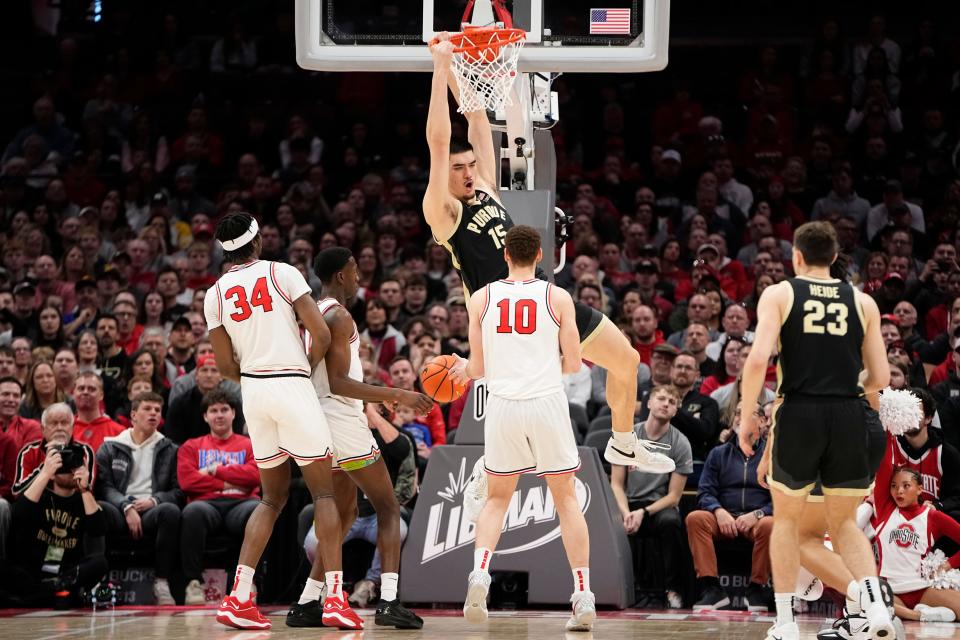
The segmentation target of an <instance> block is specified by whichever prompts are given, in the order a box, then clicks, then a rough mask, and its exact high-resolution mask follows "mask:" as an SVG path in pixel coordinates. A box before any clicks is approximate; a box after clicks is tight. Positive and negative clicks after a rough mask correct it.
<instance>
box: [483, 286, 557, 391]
mask: <svg viewBox="0 0 960 640" xmlns="http://www.w3.org/2000/svg"><path fill="white" fill-rule="evenodd" d="M551 288H553V285H552V284H550V283H549V282H545V281H543V280H536V279H534V280H526V281H522V282H521V281H514V280H497V281H495V282H491V283H490V284H489V285H487V287H486V288H485V292H486V295H487V301H486V304H485V305H484V310H483V313H481V315H480V329H481V332H482V334H483V368H484V377H485V378H486V381H487V389H488V390H489V392H490V394H491V395H494V396H497V397H500V398H504V399H506V400H529V399H532V398H540V397H543V396H548V395H551V394H554V393H557V392H558V391H563V379H562V376H563V372H562V370H561V367H560V337H559V334H560V322H559V319H558V318H557V315H556V314H555V313H554V311H553V308H552V307H551V306H550V289H551Z"/></svg>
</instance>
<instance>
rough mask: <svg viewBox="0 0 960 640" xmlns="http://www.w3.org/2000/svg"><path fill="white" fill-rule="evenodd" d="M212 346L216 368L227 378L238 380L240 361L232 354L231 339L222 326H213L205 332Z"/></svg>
mask: <svg viewBox="0 0 960 640" xmlns="http://www.w3.org/2000/svg"><path fill="white" fill-rule="evenodd" d="M207 335H208V336H209V338H210V344H211V345H212V346H213V355H214V356H215V357H216V358H217V369H219V370H220V375H221V376H223V377H224V378H226V379H227V380H233V381H234V382H240V363H239V362H237V360H236V358H235V357H234V355H233V340H231V339H230V334H229V333H227V330H226V329H224V328H223V326H222V325H221V326H219V327H215V328H213V329H211V330H210V332H209V333H208V334H207Z"/></svg>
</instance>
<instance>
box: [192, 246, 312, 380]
mask: <svg viewBox="0 0 960 640" xmlns="http://www.w3.org/2000/svg"><path fill="white" fill-rule="evenodd" d="M309 293H310V286H309V285H308V284H307V282H306V280H304V278H303V276H302V275H301V274H300V272H299V271H297V269H296V267H294V266H292V265H289V264H284V263H282V262H270V261H267V260H255V261H253V262H248V263H247V264H243V265H237V266H235V267H233V268H232V269H230V271H228V272H227V273H225V274H223V275H222V276H220V279H219V280H217V282H216V284H215V285H214V286H212V287H210V288H209V289H207V294H206V297H205V298H204V300H203V311H204V315H205V316H206V318H207V328H208V329H210V330H211V331H212V330H213V329H215V328H217V327H220V326H222V327H223V328H224V329H226V331H227V334H228V335H229V336H230V340H231V341H232V342H233V350H234V352H235V353H236V356H237V360H239V362H240V371H241V373H244V374H252V375H254V376H257V375H263V376H277V375H287V376H289V375H298V374H302V375H304V376H307V377H308V376H309V375H310V365H309V362H308V361H307V356H306V354H305V353H304V350H303V342H302V341H301V339H300V329H299V325H298V324H297V316H296V312H295V311H294V310H293V301H294V300H296V299H297V298H299V297H300V296H302V295H304V294H309Z"/></svg>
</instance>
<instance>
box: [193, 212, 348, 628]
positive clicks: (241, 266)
mask: <svg viewBox="0 0 960 640" xmlns="http://www.w3.org/2000/svg"><path fill="white" fill-rule="evenodd" d="M216 237H217V240H219V241H220V244H222V245H223V250H224V255H223V257H224V260H225V261H227V262H231V263H234V264H235V265H236V266H234V267H233V268H232V269H230V270H229V271H228V272H227V273H225V274H224V275H222V276H221V277H220V279H219V280H217V283H216V284H215V285H214V286H212V287H210V288H209V289H208V290H207V294H206V297H205V299H204V302H203V309H204V315H205V316H206V319H207V326H208V327H209V328H210V342H211V343H212V344H213V351H214V353H215V355H216V358H217V368H218V369H219V370H220V373H221V375H223V377H224V378H227V379H229V380H233V381H235V382H239V383H240V387H241V392H242V397H243V414H244V416H245V417H246V419H247V429H248V431H249V433H250V440H251V442H252V445H253V454H254V457H255V458H256V461H257V466H258V467H259V468H260V482H261V485H262V487H263V498H261V500H260V504H258V505H257V508H256V509H254V511H253V513H252V514H251V515H250V519H249V520H248V521H247V527H246V530H245V531H244V535H243V545H242V546H241V547H240V560H239V563H238V564H237V574H236V579H235V580H234V583H233V589H232V590H231V592H230V595H228V596H227V597H226V598H224V599H223V602H221V603H220V608H219V609H218V611H217V621H218V622H220V623H222V624H225V625H227V626H230V627H236V628H238V629H269V628H270V621H269V620H268V619H267V618H265V617H264V616H262V615H261V614H260V611H259V610H258V609H257V605H256V604H254V602H253V598H252V597H251V590H252V586H253V574H254V567H256V566H257V563H258V562H260V556H261V555H262V554H263V549H264V547H265V546H266V545H267V541H268V540H269V539H270V534H271V533H272V532H273V525H274V524H275V523H276V521H277V517H278V516H279V515H280V512H281V511H283V507H284V505H285V504H286V502H287V496H288V493H289V490H290V464H289V462H288V459H289V458H293V459H294V460H296V462H297V464H298V465H300V470H301V472H302V473H303V479H304V480H305V481H306V483H307V488H308V489H309V490H310V495H311V496H312V497H313V503H314V507H315V512H314V513H315V515H314V521H315V525H316V528H317V532H318V538H319V543H318V544H317V551H318V554H319V555H320V556H321V557H322V558H323V562H324V566H325V567H326V568H327V573H326V576H325V577H326V586H327V593H328V596H327V600H326V602H325V603H324V605H323V615H322V618H323V624H325V625H326V626H331V627H339V628H341V629H362V628H363V620H362V619H361V618H360V617H359V616H358V615H357V614H356V613H354V612H353V610H352V609H351V608H350V606H349V605H348V604H347V599H346V597H345V596H344V594H343V589H342V586H343V570H342V568H341V559H340V515H339V513H338V512H337V507H336V504H334V501H333V478H332V473H331V469H330V458H331V456H332V450H333V442H332V439H331V437H330V430H329V428H328V427H327V421H326V419H325V418H324V416H323V411H322V410H321V409H320V402H319V401H318V400H317V394H316V393H315V392H314V390H313V385H311V384H310V371H311V370H312V369H313V366H314V365H316V364H317V363H318V362H320V360H322V359H323V356H324V354H325V353H326V351H327V347H328V346H329V345H330V331H329V329H327V325H326V323H325V322H324V321H323V317H322V316H321V315H320V311H319V309H317V305H316V303H315V302H314V301H313V298H312V297H311V295H310V286H309V285H308V284H307V282H306V280H304V279H303V276H302V275H300V272H299V271H297V270H296V269H295V268H294V267H292V266H291V265H289V264H284V263H279V262H270V261H266V260H260V249H261V246H262V243H261V240H260V231H259V227H258V225H257V221H256V220H254V218H253V216H251V215H250V214H249V213H232V214H230V215H228V216H226V217H225V218H223V220H221V221H220V223H219V224H218V225H217V231H216ZM298 318H299V319H300V321H301V322H302V323H303V325H304V326H305V327H306V328H307V331H309V332H310V335H311V336H312V337H313V345H312V348H311V351H310V355H309V359H308V357H307V354H305V353H304V349H303V343H302V341H301V339H300V329H299V327H298V326H297V319H298ZM235 354H236V355H235ZM210 480H211V482H216V483H218V486H219V485H222V484H226V483H224V482H223V481H222V480H220V479H219V478H218V477H217V475H216V473H214V474H213V475H212V477H211V479H210Z"/></svg>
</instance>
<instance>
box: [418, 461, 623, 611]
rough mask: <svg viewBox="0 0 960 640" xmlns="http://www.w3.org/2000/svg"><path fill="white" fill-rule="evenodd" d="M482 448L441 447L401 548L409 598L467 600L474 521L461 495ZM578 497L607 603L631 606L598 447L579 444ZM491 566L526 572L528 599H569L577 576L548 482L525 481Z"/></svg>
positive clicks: (598, 589)
mask: <svg viewBox="0 0 960 640" xmlns="http://www.w3.org/2000/svg"><path fill="white" fill-rule="evenodd" d="M481 455H483V447H482V446H475V445H474V446H470V445H463V446H461V445H450V446H444V447H436V448H434V449H433V451H432V452H431V454H430V464H429V465H428V466H427V474H426V477H425V478H424V482H423V486H421V488H420V497H419V498H418V499H417V508H416V510H415V511H414V515H413V521H412V522H411V525H410V533H409V534H408V535H407V541H406V544H405V545H404V549H403V564H402V571H401V572H400V576H401V581H402V582H401V592H402V593H403V597H404V600H406V601H408V602H452V603H458V602H463V599H464V597H465V596H466V585H467V574H468V573H470V570H471V569H472V568H473V543H474V538H475V537H476V536H475V531H474V525H473V523H471V522H469V521H467V519H466V517H465V516H464V513H463V492H464V489H465V488H466V485H467V481H468V480H469V478H470V471H471V470H472V469H473V465H474V463H475V462H476V461H477V458H479V457H480V456H481ZM580 457H581V461H582V466H581V469H580V471H579V472H578V473H577V476H576V480H575V483H576V492H577V502H578V504H579V505H580V509H581V510H582V511H583V513H584V516H585V518H586V520H587V526H588V528H589V529H590V568H591V571H590V579H591V587H592V589H593V591H594V593H595V594H596V595H597V602H598V603H599V604H603V605H610V606H616V607H621V608H623V607H626V606H628V605H629V604H631V598H632V596H633V573H632V568H631V567H632V564H631V559H630V547H629V544H628V543H627V538H626V535H625V533H624V531H623V525H622V524H621V523H620V516H619V512H618V511H617V508H616V504H615V503H614V499H613V494H612V492H611V491H610V487H609V484H608V482H607V479H606V475H605V474H604V473H603V468H602V467H601V466H600V459H599V457H598V456H597V452H596V449H593V448H590V447H580ZM490 570H491V571H492V572H494V573H495V572H497V571H515V572H525V573H527V574H528V585H529V587H528V594H527V601H528V602H529V603H531V604H533V603H539V604H566V603H568V602H569V599H570V594H571V592H572V591H573V578H572V576H571V573H570V567H569V564H568V563H567V559H566V555H565V553H564V550H563V542H562V541H561V539H560V520H559V519H558V518H557V511H556V508H555V507H554V504H553V498H552V497H551V496H550V492H549V491H548V490H547V486H546V483H545V482H544V481H543V479H541V478H537V477H536V476H534V475H526V476H522V477H521V478H520V481H519V483H518V484H517V490H516V491H515V492H514V494H513V497H512V498H511V500H510V506H509V507H508V509H507V514H506V516H505V517H504V522H503V533H502V535H501V537H500V542H499V544H498V545H497V550H496V552H495V553H494V556H493V560H492V561H491V565H490Z"/></svg>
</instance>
